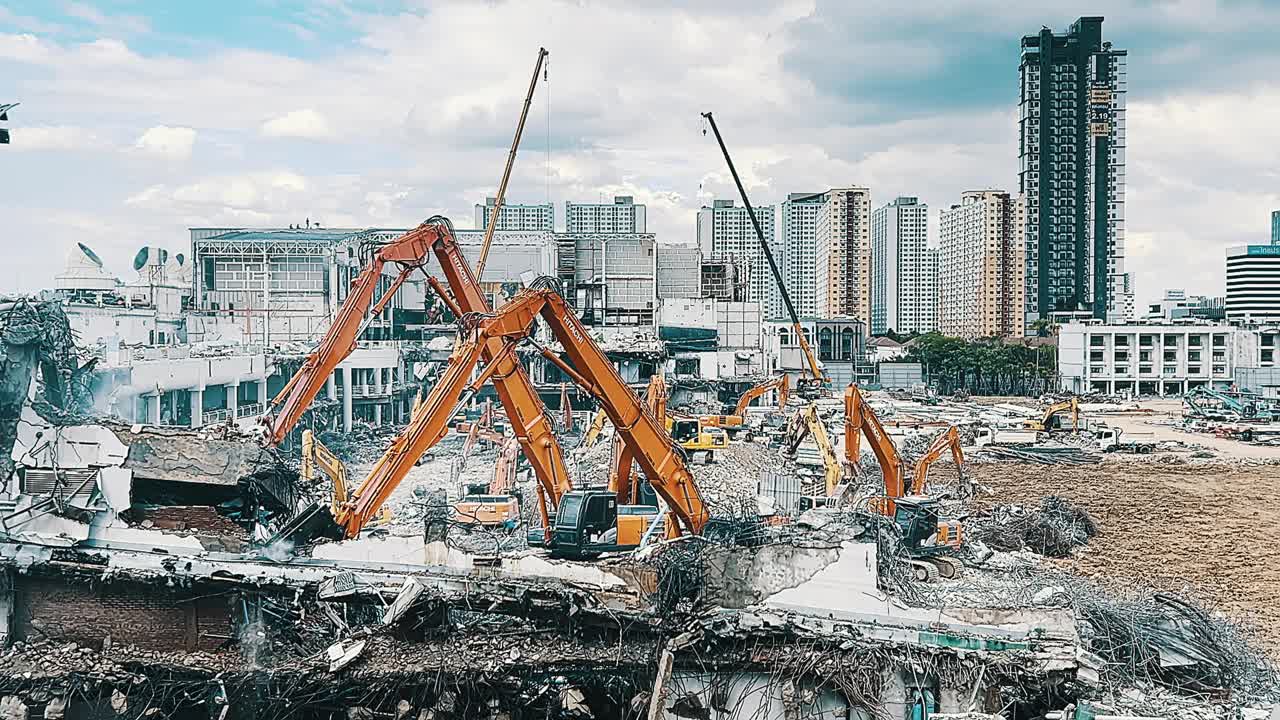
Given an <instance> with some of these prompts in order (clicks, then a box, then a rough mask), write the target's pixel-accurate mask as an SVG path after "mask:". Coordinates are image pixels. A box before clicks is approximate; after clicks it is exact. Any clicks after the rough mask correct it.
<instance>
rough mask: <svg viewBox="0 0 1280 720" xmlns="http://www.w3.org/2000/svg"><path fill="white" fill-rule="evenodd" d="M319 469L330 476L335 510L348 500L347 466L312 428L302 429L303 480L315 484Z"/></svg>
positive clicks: (332, 503)
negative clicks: (321, 440)
mask: <svg viewBox="0 0 1280 720" xmlns="http://www.w3.org/2000/svg"><path fill="white" fill-rule="evenodd" d="M317 470H318V471H319V472H321V473H323V474H324V475H326V476H327V477H328V478H329V482H330V483H332V484H333V493H332V495H331V500H330V502H331V505H332V510H333V511H334V512H336V511H337V508H339V507H340V506H341V505H342V504H343V503H345V502H346V501H347V495H348V492H349V491H348V486H347V466H346V465H343V464H342V460H341V459H339V458H338V456H337V455H334V454H333V451H332V450H330V449H329V448H327V447H325V445H324V443H322V442H320V439H319V438H317V437H316V435H315V433H314V432H312V431H311V430H310V429H307V430H303V431H302V472H301V473H300V475H301V477H302V481H303V483H304V484H306V485H314V484H315V483H316V481H317V480H318V478H317V472H316V471H317Z"/></svg>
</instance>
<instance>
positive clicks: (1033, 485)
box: [966, 458, 1280, 657]
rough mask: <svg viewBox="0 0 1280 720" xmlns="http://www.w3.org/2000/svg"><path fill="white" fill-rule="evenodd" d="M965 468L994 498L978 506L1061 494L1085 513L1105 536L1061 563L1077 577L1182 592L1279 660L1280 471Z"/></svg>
mask: <svg viewBox="0 0 1280 720" xmlns="http://www.w3.org/2000/svg"><path fill="white" fill-rule="evenodd" d="M966 469H967V470H968V472H969V474H970V475H971V476H972V477H973V478H974V479H975V480H977V481H978V482H979V483H981V484H983V485H986V486H988V487H990V488H991V490H992V491H993V493H994V494H993V495H992V496H989V497H987V498H986V499H985V500H983V501H981V504H993V503H1022V504H1027V505H1034V504H1038V503H1039V500H1040V498H1041V497H1043V496H1045V495H1060V496H1062V497H1065V498H1067V499H1069V500H1071V501H1072V502H1073V503H1077V504H1079V505H1082V506H1083V507H1085V508H1087V509H1088V510H1089V512H1090V513H1092V514H1093V515H1094V517H1095V518H1096V519H1097V520H1098V522H1099V524H1100V526H1101V534H1100V535H1099V536H1098V537H1096V538H1094V539H1093V540H1092V541H1091V542H1090V543H1089V545H1088V546H1087V547H1086V548H1085V550H1084V552H1083V554H1082V555H1080V556H1079V557H1078V558H1076V559H1073V560H1065V561H1061V562H1062V563H1064V564H1065V565H1066V566H1068V567H1070V568H1072V569H1074V570H1075V571H1076V572H1078V573H1080V574H1082V575H1086V576H1091V577H1095V578H1097V579H1099V580H1100V581H1104V582H1105V581H1118V582H1121V583H1125V584H1129V583H1133V584H1140V585H1142V586H1147V587H1153V588H1158V589H1166V590H1178V591H1183V592H1187V593H1188V594H1191V595H1193V596H1195V597H1199V598H1200V599H1202V600H1204V601H1206V602H1208V603H1210V604H1211V605H1213V606H1216V607H1218V608H1219V609H1221V610H1222V611H1223V612H1224V613H1226V614H1227V615H1228V616H1229V617H1231V618H1232V619H1233V620H1235V621H1237V622H1239V623H1241V624H1243V625H1245V626H1249V627H1252V628H1253V629H1254V630H1255V631H1256V633H1257V634H1258V640H1259V642H1260V644H1262V645H1263V646H1265V647H1267V649H1268V650H1269V651H1270V652H1271V654H1272V655H1273V656H1276V657H1280V602H1277V597H1276V593H1277V589H1280V564H1278V563H1277V562H1276V556H1277V549H1280V542H1277V539H1276V531H1277V529H1280V483H1276V482H1275V478H1276V477H1277V476H1278V475H1280V467H1277V466H1274V465H1272V466H1257V465H1255V466H1247V465H1225V464H1224V465H1182V466H1179V465H1168V464H1164V463H1155V462H1131V461H1125V460H1124V459H1121V458H1109V459H1108V461H1107V462H1105V463H1103V464H1102V465H1100V466H1063V467H1057V466H1055V467H1050V466H1044V465H1023V464H997V463H972V464H970V465H969V466H968V467H967V468H966Z"/></svg>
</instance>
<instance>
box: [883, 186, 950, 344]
mask: <svg viewBox="0 0 1280 720" xmlns="http://www.w3.org/2000/svg"><path fill="white" fill-rule="evenodd" d="M928 219H929V206H928V205H925V204H924V203H922V202H920V200H919V199H918V198H914V197H899V198H897V199H895V200H894V201H893V202H891V203H889V204H888V205H885V206H884V207H881V208H878V209H877V210H876V211H875V213H873V214H872V217H871V333H872V334H873V335H881V334H884V333H885V332H888V331H889V330H893V331H895V332H899V333H911V332H931V331H932V330H933V329H934V327H933V326H932V325H931V324H930V322H931V319H932V317H933V316H934V311H933V310H932V306H933V304H934V303H935V302H936V300H935V299H934V297H933V296H931V295H930V288H931V287H934V286H935V284H934V283H933V280H932V279H931V278H929V279H926V275H929V274H930V272H929V267H928V265H929V262H928V258H927V257H926V255H927V254H926V250H927V243H928V232H929V231H928V227H929V225H928ZM932 275H936V269H935V270H934V272H933V273H932Z"/></svg>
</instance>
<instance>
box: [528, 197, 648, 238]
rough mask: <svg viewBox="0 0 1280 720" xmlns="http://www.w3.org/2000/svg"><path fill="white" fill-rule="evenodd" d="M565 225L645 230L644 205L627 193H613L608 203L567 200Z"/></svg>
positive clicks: (578, 229)
mask: <svg viewBox="0 0 1280 720" xmlns="http://www.w3.org/2000/svg"><path fill="white" fill-rule="evenodd" d="M504 212H505V211H504ZM564 229H565V232H569V233H643V232H648V230H647V222H646V219H645V206H644V205H637V204H636V203H635V198H633V197H631V196H630V195H616V196H614V198H613V202H612V203H608V204H606V203H573V202H566V203H565V204H564Z"/></svg>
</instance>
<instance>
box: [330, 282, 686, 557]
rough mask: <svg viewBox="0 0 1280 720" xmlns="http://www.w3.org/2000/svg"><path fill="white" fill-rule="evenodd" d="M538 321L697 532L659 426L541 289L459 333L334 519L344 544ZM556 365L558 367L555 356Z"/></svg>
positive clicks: (559, 302) (552, 295) (682, 470)
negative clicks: (487, 355)
mask: <svg viewBox="0 0 1280 720" xmlns="http://www.w3.org/2000/svg"><path fill="white" fill-rule="evenodd" d="M552 282H554V281H552ZM539 316H541V317H542V319H543V320H545V321H546V323H547V325H548V326H550V328H551V332H552V334H553V335H554V336H555V338H556V340H558V341H559V342H560V344H561V346H563V347H564V353H565V355H567V356H568V358H569V361H570V363H572V365H573V369H574V371H573V374H572V375H571V377H572V378H573V379H574V381H575V382H577V383H578V384H579V385H581V386H583V388H584V389H586V390H587V391H588V392H590V393H591V394H592V395H594V396H595V397H596V399H597V400H598V401H599V402H600V404H601V407H602V409H603V410H604V411H605V413H606V414H607V415H608V417H609V420H610V421H611V422H612V423H613V426H614V428H616V430H617V432H618V433H619V434H620V435H621V436H622V439H623V441H624V442H625V443H626V446H627V448H628V449H629V450H631V452H632V453H633V454H634V456H635V461H636V462H637V463H638V464H639V465H640V468H641V469H642V470H643V471H644V474H645V476H646V477H648V478H649V480H650V482H651V483H652V484H653V487H654V490H655V491H657V493H658V494H659V495H660V496H661V497H662V498H663V499H664V500H665V501H666V502H667V505H668V506H669V507H670V508H671V511H672V512H673V513H674V514H675V516H676V517H677V518H678V520H679V522H680V524H681V526H682V527H683V528H684V529H685V530H686V531H688V532H692V533H700V532H701V531H702V529H703V528H704V527H705V526H706V524H707V522H708V520H709V519H710V513H709V512H708V510H707V508H706V506H705V505H704V504H703V502H702V498H701V496H700V495H699V493H698V490H697V487H696V486H695V485H694V483H693V476H692V474H691V473H690V472H689V469H688V468H687V467H686V466H685V464H684V460H683V458H682V457H681V454H680V452H679V450H678V448H677V447H676V446H675V445H674V443H672V441H671V438H670V437H669V436H668V435H667V433H666V431H665V429H664V428H663V425H662V423H661V422H660V421H659V420H657V419H656V418H654V417H653V415H652V414H651V413H650V412H649V411H648V410H647V409H646V408H645V406H644V405H643V404H642V403H641V402H640V399H639V398H637V397H636V395H635V393H634V392H632V390H631V388H630V387H629V386H628V385H627V383H626V381H624V380H623V379H622V378H621V377H620V376H619V375H618V372H617V370H616V369H615V368H614V366H613V364H612V363H611V362H610V361H609V359H608V358H607V357H606V356H605V354H604V352H603V351H602V350H601V349H600V347H599V346H598V345H596V344H595V342H594V341H592V340H591V337H590V335H589V334H588V333H587V331H586V328H585V327H583V325H582V324H581V322H580V321H579V320H578V319H577V317H575V316H574V315H573V312H572V310H571V309H570V308H569V307H568V306H567V304H566V303H565V301H564V298H563V297H561V296H560V294H559V293H558V292H557V291H556V290H555V289H553V288H552V287H549V286H548V285H547V284H545V283H543V282H539V283H535V284H534V286H533V287H530V288H529V289H526V290H523V291H521V292H520V293H519V294H518V295H517V296H516V297H515V298H512V300H511V301H510V302H508V303H507V304H506V305H504V306H503V307H502V308H501V309H499V310H498V312H497V313H495V314H493V315H490V316H469V319H470V321H471V322H470V326H469V327H467V328H466V329H465V330H464V332H463V333H462V335H463V339H462V342H460V343H459V344H458V346H457V347H456V348H455V349H454V352H453V355H452V356H451V357H450V359H449V365H448V368H447V369H446V370H445V372H444V374H443V375H442V376H441V378H440V381H439V382H438V383H437V384H436V386H435V387H434V388H433V389H432V391H431V394H430V395H429V396H428V397H427V400H426V401H425V402H423V404H422V405H421V407H419V408H418V410H417V411H416V412H415V413H414V414H413V416H412V417H411V418H410V421H409V425H408V427H407V428H405V431H404V432H403V433H402V434H401V435H400V436H399V437H397V438H396V439H395V440H394V441H393V442H392V444H391V447H390V448H388V450H387V452H386V454H384V455H383V457H382V458H381V459H380V460H379V461H378V463H377V465H375V466H374V468H373V471H372V472H370V474H369V476H368V477H367V478H366V479H365V481H364V482H363V483H362V484H361V486H360V488H359V489H358V490H357V491H356V493H355V496H354V499H353V501H352V503H351V504H350V507H349V508H348V509H346V512H344V513H342V514H341V516H340V517H338V518H336V519H337V520H338V522H339V524H340V525H342V527H343V528H344V531H345V532H346V534H347V536H348V537H354V536H355V535H356V534H358V533H359V532H360V529H361V528H362V527H363V526H364V523H365V522H367V521H368V519H369V518H371V517H372V516H373V515H374V513H376V512H377V510H378V508H379V507H381V506H382V504H383V503H384V502H385V501H386V499H387V497H388V496H390V494H391V492H392V491H393V490H394V489H395V487H396V486H397V485H398V484H399V483H400V482H401V481H402V480H403V479H404V477H405V475H406V474H408V472H409V470H410V468H412V467H413V464H414V463H415V462H416V461H417V459H418V458H419V457H420V456H421V455H422V453H424V452H426V450H427V449H429V448H430V447H431V446H432V445H434V444H435V443H436V442H438V441H439V440H440V438H441V437H443V436H444V434H445V432H446V431H447V423H448V421H449V419H450V418H451V417H452V414H453V410H454V407H455V406H456V405H457V403H458V402H459V401H460V400H461V398H462V396H463V394H464V393H465V392H467V390H468V389H469V388H471V389H474V388H478V387H480V386H481V385H482V384H483V383H484V382H485V381H486V380H487V379H488V378H489V377H490V376H492V377H493V378H494V380H495V382H496V381H497V379H498V377H499V376H500V373H501V372H502V371H501V369H500V368H502V367H504V362H505V361H507V360H510V361H511V362H515V363H517V365H518V361H517V360H516V359H515V353H514V348H515V341H518V340H521V339H524V338H526V337H528V336H529V334H530V333H531V327H530V326H531V325H532V324H533V322H534V320H535V319H536V318H537V317H539ZM495 343H496V344H497V345H498V346H500V349H499V350H498V352H497V353H496V354H495V356H494V359H493V360H492V361H490V363H489V365H488V366H487V367H486V368H485V371H484V372H483V373H481V375H480V376H479V377H478V378H477V379H476V380H475V381H474V382H471V381H469V378H470V377H471V373H472V371H473V370H474V369H475V367H476V365H477V364H478V363H479V362H480V359H481V357H482V355H483V354H484V351H485V349H486V348H491V347H493V346H494V345H495ZM543 352H544V355H547V356H548V357H549V358H551V357H556V356H555V355H554V354H553V353H551V351H549V350H544V351H543ZM556 361H557V362H561V361H560V360H559V358H558V357H556Z"/></svg>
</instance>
